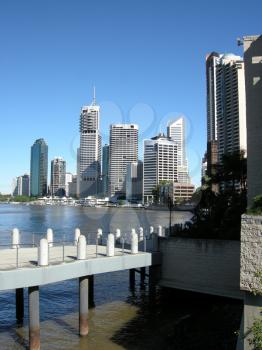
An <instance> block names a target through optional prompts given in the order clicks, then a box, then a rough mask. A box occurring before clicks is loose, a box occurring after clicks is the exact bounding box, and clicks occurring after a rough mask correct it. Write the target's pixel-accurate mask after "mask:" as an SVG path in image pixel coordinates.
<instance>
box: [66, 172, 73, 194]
mask: <svg viewBox="0 0 262 350" xmlns="http://www.w3.org/2000/svg"><path fill="white" fill-rule="evenodd" d="M72 180H73V174H72V173H66V174H65V195H66V196H67V197H69V183H70V182H72Z"/></svg>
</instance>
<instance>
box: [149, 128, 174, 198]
mask: <svg viewBox="0 0 262 350" xmlns="http://www.w3.org/2000/svg"><path fill="white" fill-rule="evenodd" d="M177 148H178V147H177V143H176V142H175V141H173V140H171V139H170V138H168V137H166V136H164V135H163V134H159V135H158V136H156V137H153V138H152V139H150V140H144V170H143V183H144V185H143V198H144V201H145V202H150V201H152V200H153V194H152V191H153V189H154V188H155V187H156V186H157V185H159V184H161V181H168V182H177V180H178V176H177V168H178V165H177V164H178V161H177Z"/></svg>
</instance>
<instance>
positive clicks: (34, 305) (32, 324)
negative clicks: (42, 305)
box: [28, 286, 40, 350]
mask: <svg viewBox="0 0 262 350" xmlns="http://www.w3.org/2000/svg"><path fill="white" fill-rule="evenodd" d="M28 299H29V300H28V307H29V349H30V350H40V317H39V287H38V286H34V287H29V288H28Z"/></svg>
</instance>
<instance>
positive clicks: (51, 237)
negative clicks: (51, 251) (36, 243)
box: [46, 228, 54, 247]
mask: <svg viewBox="0 0 262 350" xmlns="http://www.w3.org/2000/svg"><path fill="white" fill-rule="evenodd" d="M46 239H47V242H48V244H49V247H53V242H54V235H53V230H52V229H51V228H48V229H47V233H46Z"/></svg>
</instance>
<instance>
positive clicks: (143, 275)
mask: <svg viewBox="0 0 262 350" xmlns="http://www.w3.org/2000/svg"><path fill="white" fill-rule="evenodd" d="M145 279H146V268H145V267H141V268H140V281H141V285H142V286H143V285H144V284H145Z"/></svg>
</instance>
